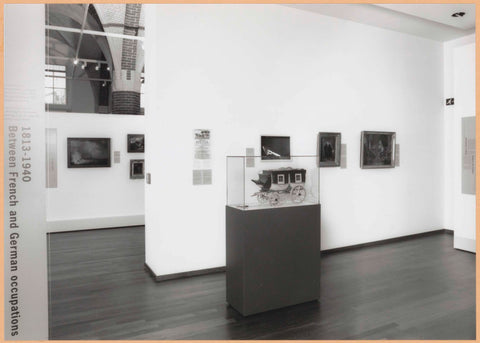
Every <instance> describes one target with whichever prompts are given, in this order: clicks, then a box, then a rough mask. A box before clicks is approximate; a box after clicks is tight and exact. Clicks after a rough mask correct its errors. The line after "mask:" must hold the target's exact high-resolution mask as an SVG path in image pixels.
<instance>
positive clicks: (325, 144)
mask: <svg viewBox="0 0 480 343" xmlns="http://www.w3.org/2000/svg"><path fill="white" fill-rule="evenodd" d="M341 150H342V134H341V133H340V132H319V133H318V141H317V152H318V153H317V155H318V166H319V167H339V166H340V156H341Z"/></svg>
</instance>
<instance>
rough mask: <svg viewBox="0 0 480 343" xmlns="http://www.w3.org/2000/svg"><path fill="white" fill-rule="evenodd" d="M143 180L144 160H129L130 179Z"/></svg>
mask: <svg viewBox="0 0 480 343" xmlns="http://www.w3.org/2000/svg"><path fill="white" fill-rule="evenodd" d="M144 178H145V160H130V179H144Z"/></svg>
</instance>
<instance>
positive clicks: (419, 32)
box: [285, 4, 475, 41]
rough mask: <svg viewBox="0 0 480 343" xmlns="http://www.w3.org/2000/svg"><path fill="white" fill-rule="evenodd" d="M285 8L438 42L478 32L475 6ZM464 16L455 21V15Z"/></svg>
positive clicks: (326, 5)
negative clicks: (460, 13)
mask: <svg viewBox="0 0 480 343" xmlns="http://www.w3.org/2000/svg"><path fill="white" fill-rule="evenodd" d="M285 6H289V7H293V8H297V9H301V10H305V11H310V12H316V13H319V14H322V15H327V16H332V17H337V18H341V19H346V20H351V21H355V22H358V23H362V24H367V25H372V26H377V27H381V28H384V29H388V30H393V31H398V32H403V33H408V34H412V35H415V36H420V37H424V38H428V39H433V40H437V41H448V40H451V39H455V38H459V37H462V36H466V35H468V34H471V33H474V32H475V5H474V4H458V5H457V4H389V5H373V4H288V5H285ZM460 11H463V12H465V13H466V14H465V16H464V17H460V18H453V17H451V15H452V14H453V13H455V12H460Z"/></svg>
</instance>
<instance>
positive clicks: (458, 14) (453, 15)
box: [452, 12, 465, 18]
mask: <svg viewBox="0 0 480 343" xmlns="http://www.w3.org/2000/svg"><path fill="white" fill-rule="evenodd" d="M464 15H465V12H455V13H453V14H452V17H455V18H458V17H463V16H464Z"/></svg>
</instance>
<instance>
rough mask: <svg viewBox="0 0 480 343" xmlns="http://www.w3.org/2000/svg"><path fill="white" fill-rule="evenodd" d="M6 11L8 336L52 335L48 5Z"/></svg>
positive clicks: (9, 7)
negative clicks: (47, 173) (48, 225)
mask: <svg viewBox="0 0 480 343" xmlns="http://www.w3.org/2000/svg"><path fill="white" fill-rule="evenodd" d="M4 9H5V11H4V18H5V26H4V27H5V55H4V61H5V68H4V89H5V92H4V190H5V191H4V248H5V249H4V263H5V265H4V271H5V279H4V286H5V290H4V292H5V298H4V299H5V312H4V314H5V340H45V339H48V287H47V280H48V279H47V236H46V209H45V200H46V199H45V195H46V193H45V192H46V189H45V110H44V107H45V105H44V90H43V88H44V64H45V7H44V5H21V4H15V5H5V7H4Z"/></svg>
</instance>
